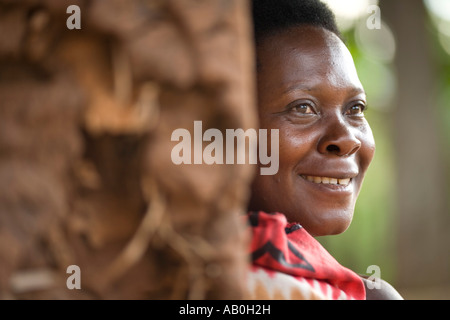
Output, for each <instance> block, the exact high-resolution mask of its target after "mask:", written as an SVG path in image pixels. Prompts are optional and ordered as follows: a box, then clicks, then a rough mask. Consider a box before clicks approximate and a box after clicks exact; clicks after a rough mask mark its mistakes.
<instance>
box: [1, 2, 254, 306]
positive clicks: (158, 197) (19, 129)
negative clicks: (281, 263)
mask: <svg viewBox="0 0 450 320" xmlns="http://www.w3.org/2000/svg"><path fill="white" fill-rule="evenodd" d="M72 4H76V5H78V6H79V7H80V9H81V26H82V29H81V30H69V29H68V28H67V27H66V19H67V18H68V17H69V15H70V14H67V13H66V9H67V7H68V6H69V5H72ZM0 30H1V32H0V267H1V269H0V298H13V299H21V298H25V299H47V298H51V299H55V298H56V299H117V298H118V299H146V298H149V299H187V298H191V299H236V298H242V297H243V288H242V285H243V283H244V281H243V280H244V276H245V267H246V263H247V255H246V254H247V250H246V245H247V235H246V233H245V229H244V226H243V225H242V223H241V221H240V219H241V217H240V214H242V213H243V212H244V210H245V203H246V201H247V197H248V185H249V182H250V180H251V178H252V175H253V167H252V166H250V165H180V166H177V165H174V164H173V163H172V161H171V150H172V148H173V147H174V145H175V144H176V142H172V141H171V134H172V132H173V130H175V129H177V128H186V129H188V130H190V131H191V132H192V131H193V121H194V120H202V121H203V129H204V130H206V129H207V128H218V129H221V130H223V131H225V128H243V129H244V130H245V129H247V128H250V127H255V121H256V116H255V101H254V79H253V75H252V71H253V48H252V45H251V43H252V42H251V29H250V24H249V4H248V3H247V2H246V1H243V0H203V1H199V0H173V1H170V0H169V1H166V0H164V1H162V0H161V1H159V0H153V1H145V0H133V1H130V0H108V1H103V0H92V1H62V0H45V1H37V0H22V1H18V0H1V1H0ZM69 265H78V266H79V267H80V269H81V290H77V289H74V290H69V289H68V288H67V287H66V279H67V277H68V276H69V274H67V273H66V269H67V267H68V266H69Z"/></svg>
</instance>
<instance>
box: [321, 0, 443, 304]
mask: <svg viewBox="0 0 450 320" xmlns="http://www.w3.org/2000/svg"><path fill="white" fill-rule="evenodd" d="M323 2H325V3H327V4H328V5H329V6H330V8H331V9H332V10H333V11H334V12H335V14H336V17H337V21H338V25H339V27H340V29H341V31H342V33H343V36H344V39H345V41H346V44H347V46H348V48H349V49H350V51H351V53H352V55H353V57H354V60H355V64H356V68H357V70H358V73H359V76H360V80H361V82H362V83H363V85H364V87H365V90H366V92H367V97H368V106H369V108H368V111H367V112H366V117H367V119H368V121H369V123H370V125H371V127H372V131H373V133H374V136H375V141H376V144H377V150H376V154H375V158H374V161H373V162H372V164H371V167H370V169H369V171H368V173H367V175H366V180H365V183H364V186H363V188H362V191H361V194H360V197H359V199H358V202H357V206H356V210H355V216H354V219H353V222H352V224H351V226H350V227H349V229H348V230H347V231H346V232H344V233H343V234H341V235H336V236H328V237H320V238H318V240H319V241H320V242H321V243H322V244H323V245H324V246H325V247H326V248H327V249H328V250H329V251H330V252H331V253H332V255H333V256H334V257H336V259H337V260H338V261H339V262H340V263H341V264H343V265H344V266H346V267H349V268H351V269H353V270H355V271H356V272H358V273H360V274H365V275H370V274H371V273H370V272H367V268H368V267H369V266H370V265H377V266H379V267H380V270H381V278H383V279H385V280H386V281H388V282H390V283H391V284H393V285H394V286H395V287H396V288H397V290H398V291H399V292H400V294H402V295H403V297H404V298H406V299H450V235H449V234H450V210H449V208H450V203H449V198H450V197H449V195H450V188H449V186H450V174H449V173H450V150H449V149H450V148H449V146H450V0H424V1H422V0H380V1H378V0H323Z"/></svg>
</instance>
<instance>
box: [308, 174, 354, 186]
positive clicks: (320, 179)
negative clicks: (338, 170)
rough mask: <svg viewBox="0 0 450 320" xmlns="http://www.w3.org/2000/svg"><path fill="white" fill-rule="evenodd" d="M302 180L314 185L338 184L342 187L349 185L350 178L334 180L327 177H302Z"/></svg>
mask: <svg viewBox="0 0 450 320" xmlns="http://www.w3.org/2000/svg"><path fill="white" fill-rule="evenodd" d="M302 177H303V178H304V179H306V180H308V181H311V182H314V183H323V184H336V185H337V184H339V185H343V186H347V185H348V184H349V183H350V180H351V178H347V179H336V178H329V177H316V176H302Z"/></svg>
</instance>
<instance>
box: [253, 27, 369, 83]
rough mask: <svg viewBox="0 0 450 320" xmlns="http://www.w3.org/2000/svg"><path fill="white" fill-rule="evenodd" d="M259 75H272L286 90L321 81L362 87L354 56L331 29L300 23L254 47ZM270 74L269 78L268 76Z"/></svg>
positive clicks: (263, 76)
mask: <svg viewBox="0 0 450 320" xmlns="http://www.w3.org/2000/svg"><path fill="white" fill-rule="evenodd" d="M257 53H258V62H259V77H258V78H259V79H260V80H261V78H263V79H271V80H273V82H274V83H276V84H277V85H279V86H281V87H283V88H284V90H289V88H291V87H292V86H303V87H305V88H307V87H309V88H310V90H313V89H314V88H315V87H317V86H320V85H321V84H323V83H324V82H329V83H328V84H329V85H332V86H335V87H342V86H346V87H348V86H350V87H357V88H358V87H361V84H360V81H359V78H358V75H357V72H356V68H355V65H354V62H353V58H352V56H351V54H350V52H349V50H348V49H347V47H346V46H345V44H344V43H343V42H342V41H341V39H339V38H338V37H337V36H336V35H335V34H334V33H332V32H330V31H328V30H325V29H323V28H316V27H309V26H300V27H295V28H291V29H290V30H287V31H286V32H279V33H277V35H272V36H270V38H269V37H268V38H266V39H265V40H264V41H263V42H261V44H260V45H259V46H258V48H257ZM268 76H269V78H268Z"/></svg>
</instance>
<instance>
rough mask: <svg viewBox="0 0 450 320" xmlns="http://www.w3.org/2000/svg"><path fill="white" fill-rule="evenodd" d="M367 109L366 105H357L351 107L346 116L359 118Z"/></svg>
mask: <svg viewBox="0 0 450 320" xmlns="http://www.w3.org/2000/svg"><path fill="white" fill-rule="evenodd" d="M365 109H366V106H365V105H363V104H361V103H358V104H355V105H353V106H351V107H350V108H349V109H348V110H347V112H346V114H347V115H351V116H359V115H363V114H364V110H365Z"/></svg>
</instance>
